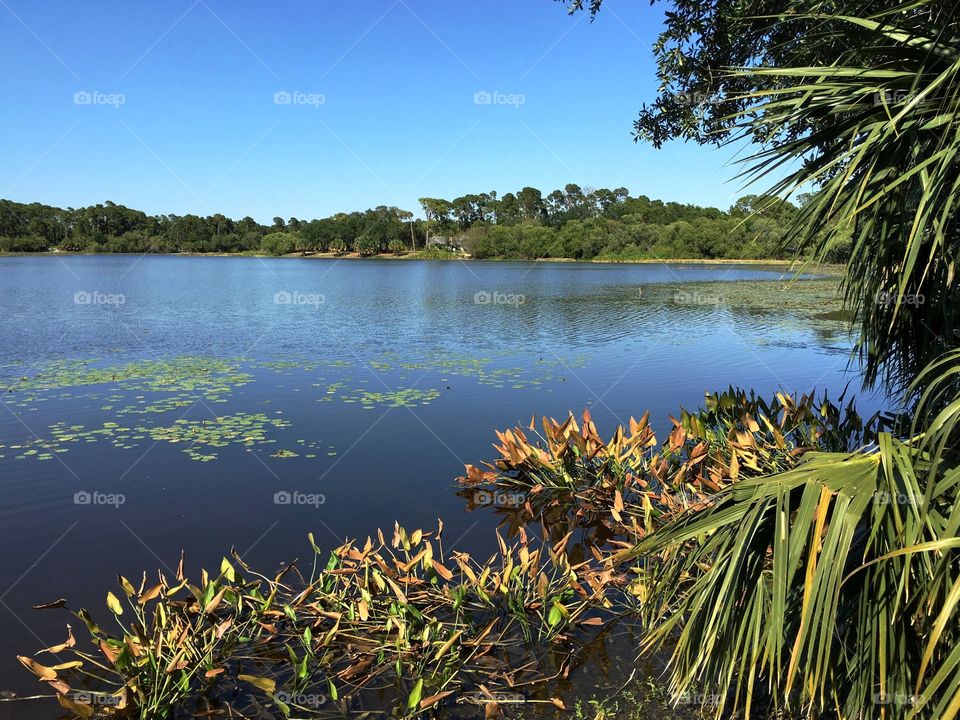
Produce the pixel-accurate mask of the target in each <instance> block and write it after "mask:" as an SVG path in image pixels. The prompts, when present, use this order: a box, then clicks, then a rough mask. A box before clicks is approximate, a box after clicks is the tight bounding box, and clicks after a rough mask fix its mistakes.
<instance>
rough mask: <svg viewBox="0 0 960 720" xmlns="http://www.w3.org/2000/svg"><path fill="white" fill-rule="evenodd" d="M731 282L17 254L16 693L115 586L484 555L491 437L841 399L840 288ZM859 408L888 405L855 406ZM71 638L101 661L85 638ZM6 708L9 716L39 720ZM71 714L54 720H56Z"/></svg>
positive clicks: (711, 271)
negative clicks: (253, 570) (778, 399)
mask: <svg viewBox="0 0 960 720" xmlns="http://www.w3.org/2000/svg"><path fill="white" fill-rule="evenodd" d="M783 272H784V271H783V269H782V268H772V267H762V266H754V265H751V266H738V265H716V266H712V265H682V264H658V265H597V264H566V263H563V264H560V263H558V264H548V263H485V262H469V263H466V262H419V261H404V262H396V261H376V260H370V261H363V262H357V261H335V260H315V259H304V260H292V259H278V260H266V259H255V258H189V257H145V258H138V257H131V256H120V257H92V256H91V257H85V256H80V257H5V258H0V332H2V338H3V342H2V343H0V381H2V389H3V390H2V392H3V395H2V399H3V404H4V408H3V409H2V410H0V483H2V485H0V487H2V489H3V491H4V492H3V502H2V503H0V547H3V549H4V552H3V560H2V562H0V629H2V632H0V690H12V691H16V692H17V693H21V694H31V693H35V692H40V691H41V688H40V686H39V684H38V683H37V682H35V680H34V679H33V677H32V676H30V675H29V674H28V673H26V672H25V671H24V670H23V669H22V668H21V667H20V665H19V663H17V661H16V660H15V655H16V654H32V653H33V652H35V651H36V650H38V649H40V648H42V647H46V646H49V645H52V644H55V643H57V642H60V641H62V640H63V637H64V624H65V623H66V622H67V620H68V616H67V615H66V614H65V613H64V612H63V611H59V612H52V611H45V612H40V611H35V610H31V609H30V606H31V605H35V604H39V603H44V602H50V601H52V600H55V599H57V598H61V597H63V598H67V599H68V600H69V602H70V605H71V607H81V606H88V607H92V608H95V609H96V612H97V614H98V615H100V616H101V617H102V616H103V614H104V613H105V610H104V607H103V603H104V596H105V593H106V592H107V590H115V589H116V588H115V584H116V574H117V572H118V571H119V572H122V573H123V574H124V575H126V576H127V577H139V576H140V574H141V572H142V571H143V570H147V571H149V572H151V573H152V572H155V571H156V569H157V568H170V567H176V564H177V561H178V558H179V553H180V550H181V548H184V549H185V550H186V552H187V564H188V569H190V570H191V571H192V572H193V573H194V574H196V571H197V570H198V568H199V567H200V566H201V565H206V566H211V565H215V566H219V561H220V558H221V557H222V556H223V555H225V554H227V553H228V552H229V549H230V548H231V546H235V547H236V548H237V550H238V552H240V553H241V554H242V555H243V556H244V558H245V559H246V560H247V561H248V562H250V563H251V564H254V565H256V566H259V567H260V568H261V569H264V570H269V571H272V569H274V568H275V567H277V566H278V565H279V564H280V563H281V562H284V561H288V560H292V559H293V558H295V557H297V556H305V555H306V554H308V553H309V552H310V551H309V546H308V544H307V540H306V535H307V533H308V532H309V531H313V533H314V535H315V537H316V539H317V541H318V543H321V544H323V543H325V544H327V545H328V546H333V545H334V544H339V542H340V541H342V540H343V539H344V538H345V537H348V536H349V537H357V536H359V537H366V536H367V535H368V534H372V533H373V532H374V531H375V529H376V528H377V527H383V528H392V526H393V523H394V520H398V521H400V522H401V524H403V525H404V526H406V527H408V528H411V529H412V528H415V527H425V528H435V527H436V520H437V518H438V517H440V518H443V521H444V524H445V531H444V538H445V540H446V543H445V544H447V545H448V546H453V547H457V548H459V549H461V550H465V551H467V552H471V553H477V554H479V555H484V556H485V555H486V554H489V552H490V549H491V547H492V543H493V533H492V530H493V528H494V527H495V526H496V524H497V517H496V515H495V514H494V513H492V512H472V513H468V512H466V510H465V505H466V503H465V501H464V499H463V498H461V497H459V496H457V495H456V494H455V492H454V488H453V484H454V478H455V477H456V476H458V475H460V474H461V472H462V469H463V465H464V463H478V462H480V461H483V460H485V459H488V458H490V457H491V456H492V450H491V442H492V441H493V440H494V435H493V431H494V429H495V428H505V427H509V426H512V425H514V424H516V423H523V424H527V423H528V422H529V421H530V418H531V416H532V415H536V416H538V417H539V416H541V415H552V416H558V417H562V416H565V415H566V413H567V411H568V410H573V411H575V412H577V413H579V412H580V411H582V410H583V408H585V407H589V408H590V409H591V412H592V413H593V416H594V419H595V421H596V422H597V424H598V427H599V428H600V429H601V431H602V433H603V434H610V433H612V430H613V427H614V425H615V423H617V422H626V421H627V420H628V419H629V417H630V416H631V415H634V416H637V417H639V415H640V414H642V413H643V412H644V411H645V410H647V409H649V410H650V411H651V414H652V417H653V418H654V419H655V421H656V422H655V427H657V428H659V429H661V430H662V429H663V428H665V427H667V420H666V418H667V416H668V414H670V413H676V411H677V408H678V407H679V406H680V405H683V406H685V407H687V408H690V409H694V408H696V407H697V406H698V405H699V404H700V402H701V401H702V399H703V395H704V392H705V391H707V390H720V389H724V388H726V387H727V386H728V385H731V384H733V385H746V386H751V387H754V388H756V389H758V390H759V391H761V392H764V393H770V392H773V391H775V390H778V389H786V390H788V391H790V392H806V391H809V390H810V389H812V388H813V387H817V388H819V389H829V390H830V391H831V394H832V395H833V396H836V395H837V394H839V392H840V391H841V390H842V389H843V388H844V386H845V385H846V384H847V383H848V382H852V386H851V387H853V386H855V385H856V381H855V376H854V375H853V374H852V373H849V372H845V370H846V368H847V360H848V357H849V354H850V340H849V338H848V336H847V329H846V327H845V325H844V324H843V323H841V322H839V321H837V320H836V319H831V318H835V315H831V314H830V313H831V312H834V311H835V310H836V309H837V305H836V303H835V301H834V300H833V291H834V288H835V282H834V281H832V280H823V279H812V280H803V281H799V282H796V283H794V284H792V285H791V284H789V283H788V282H787V281H786V280H785V279H784V278H783ZM861 405H862V406H864V409H865V410H871V409H874V405H875V401H873V400H871V399H869V398H867V399H864V400H863V401H862V402H861ZM76 624H77V623H74V626H75V629H77V631H78V635H77V637H78V640H79V641H80V642H81V643H82V642H86V638H85V636H84V632H83V631H82V630H80V629H78V628H76ZM15 705H21V704H19V703H0V717H15V716H16V717H35V716H36V708H33V709H32V711H30V712H26V711H25V708H23V707H21V708H20V709H18V710H15V709H14V706H15ZM17 713H19V714H17ZM57 714H58V713H56V712H51V715H50V717H55V716H56V715H57Z"/></svg>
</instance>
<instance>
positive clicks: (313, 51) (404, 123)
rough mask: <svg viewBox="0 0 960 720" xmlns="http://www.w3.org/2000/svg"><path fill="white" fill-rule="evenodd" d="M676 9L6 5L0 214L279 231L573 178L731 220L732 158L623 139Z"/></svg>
mask: <svg viewBox="0 0 960 720" xmlns="http://www.w3.org/2000/svg"><path fill="white" fill-rule="evenodd" d="M662 7H663V6H662V5H660V4H658V5H655V6H654V7H652V8H651V7H650V5H649V4H648V2H647V1H646V0H608V6H607V7H606V10H605V11H604V12H603V13H602V14H601V16H600V17H599V18H598V19H597V20H596V22H594V23H592V24H591V23H590V22H589V19H588V18H587V17H586V16H583V15H581V16H575V17H570V16H569V15H567V14H566V12H565V10H564V8H563V7H562V6H561V5H560V4H558V3H555V2H553V1H552V0H488V1H487V2H482V3H480V2H468V0H396V1H395V0H354V1H352V2H343V3H334V2H330V1H329V0H328V1H327V2H316V1H311V0H300V1H298V2H289V1H286V0H280V1H278V2H270V3H266V2H262V0H164V2H149V1H148V0H89V1H88V2H83V3H68V2H56V3H54V2H51V1H50V0H44V1H38V0H0V47H2V50H0V59H2V67H0V92H2V96H3V102H2V104H0V138H2V148H3V156H4V158H3V162H2V163H0V197H4V198H9V199H13V200H17V201H22V202H30V201H39V202H44V203H49V204H53V205H60V206H73V207H78V206H82V205H87V204H91V203H97V202H103V201H104V200H113V201H114V202H117V203H123V204H125V205H129V206H132V207H137V208H140V209H143V210H146V211H147V212H150V213H167V212H171V213H176V214H185V213H188V212H192V213H197V214H201V215H205V214H210V213H213V212H223V213H225V214H227V215H229V216H233V217H242V216H244V215H251V216H252V217H254V218H256V219H257V220H260V221H268V220H270V219H271V218H273V217H274V216H275V215H280V216H282V217H284V218H288V217H290V216H296V217H299V218H313V217H322V216H326V215H330V214H332V213H334V212H339V211H350V210H362V209H366V208H368V207H372V206H375V205H379V204H387V205H398V206H400V207H404V208H407V209H411V210H417V211H418V212H419V207H418V205H417V198H419V197H424V196H429V197H446V198H452V197H455V196H458V195H462V194H464V193H468V192H483V191H488V190H497V191H498V192H500V193H501V194H502V193H504V192H508V191H513V190H517V189H519V188H521V187H523V186H524V185H532V186H534V187H539V188H541V189H542V190H544V192H549V191H550V190H553V189H555V188H558V187H562V186H563V185H565V184H566V183H568V182H575V183H578V184H579V185H581V186H583V187H610V188H614V187H618V186H624V187H627V188H628V189H629V190H630V191H631V192H632V193H634V194H645V195H649V196H650V197H656V198H661V199H664V200H676V201H680V202H692V203H698V204H703V205H715V206H719V207H724V208H725V207H728V206H729V205H730V204H731V203H732V201H733V199H734V198H735V197H737V196H739V195H740V194H743V192H742V189H741V188H740V186H739V185H738V184H737V183H736V181H731V178H732V177H733V175H734V173H735V170H736V168H735V167H734V166H732V165H731V164H730V161H731V159H732V158H733V152H732V151H731V150H729V149H721V150H717V149H714V148H708V147H698V146H696V145H693V144H683V143H673V144H671V145H670V146H668V147H666V148H664V149H662V150H659V151H658V150H655V149H653V148H652V147H649V146H645V145H642V144H635V143H634V142H633V140H632V137H631V128H632V123H633V120H634V118H635V116H636V113H637V110H638V109H639V107H640V105H641V104H642V103H643V102H644V101H647V102H649V101H650V100H652V99H653V97H654V96H655V93H656V77H655V67H654V64H653V60H652V55H651V45H652V43H653V41H654V39H655V37H656V34H657V31H658V29H659V27H660V22H661V13H662ZM78 93H79V94H78ZM278 93H279V95H278ZM284 93H286V95H285V94H284ZM478 93H481V95H478ZM482 93H487V94H482ZM287 99H289V100H290V102H288V103H284V102H283V101H284V100H287ZM478 100H479V102H478ZM487 101H489V102H487Z"/></svg>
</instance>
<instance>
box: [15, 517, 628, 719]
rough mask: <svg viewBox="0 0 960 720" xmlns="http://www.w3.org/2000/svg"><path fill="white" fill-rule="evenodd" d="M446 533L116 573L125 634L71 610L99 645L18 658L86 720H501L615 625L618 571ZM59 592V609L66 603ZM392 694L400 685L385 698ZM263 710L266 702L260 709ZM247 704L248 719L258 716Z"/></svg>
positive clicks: (118, 623)
mask: <svg viewBox="0 0 960 720" xmlns="http://www.w3.org/2000/svg"><path fill="white" fill-rule="evenodd" d="M442 532H443V526H442V523H441V524H440V525H439V526H438V529H437V530H436V531H435V532H424V531H422V530H415V531H412V532H408V531H406V530H404V529H403V528H402V527H400V526H399V525H397V526H395V528H394V532H393V535H392V538H391V540H390V541H389V543H388V542H387V541H386V539H385V538H384V536H383V533H382V532H378V533H377V539H376V540H373V539H371V538H367V539H366V541H365V542H364V543H362V544H360V543H355V542H346V543H345V544H343V545H341V546H340V547H337V548H335V549H334V550H333V551H332V552H330V553H329V555H328V556H326V557H325V556H324V555H323V553H322V551H321V550H320V548H318V547H317V546H316V544H315V543H314V540H313V537H312V536H311V537H310V544H311V547H312V549H313V556H312V558H311V559H310V560H309V561H308V562H307V563H305V567H301V565H300V564H299V563H296V562H295V563H292V564H290V565H287V566H286V567H284V568H282V569H281V570H280V571H279V572H278V573H276V574H275V575H272V576H267V575H263V574H261V573H258V572H256V571H254V570H253V569H251V568H250V567H249V566H248V565H247V564H246V563H245V562H244V561H243V560H242V558H240V557H239V556H238V555H237V554H236V552H232V559H231V560H228V559H227V558H224V559H223V562H222V563H221V566H220V569H219V571H218V572H217V573H208V572H206V571H203V572H201V573H200V576H199V582H197V583H194V582H191V581H190V580H189V579H188V577H187V575H186V574H185V571H184V561H183V558H181V562H180V565H179V567H178V569H177V571H176V574H175V577H167V576H166V575H164V573H162V572H161V573H159V576H158V579H157V582H156V583H155V584H153V583H150V582H148V581H147V576H146V574H144V576H143V579H142V580H141V581H140V583H139V584H138V586H137V585H134V584H133V583H131V582H130V581H129V580H127V579H126V578H124V577H119V591H118V592H117V593H114V592H110V593H108V594H107V597H106V606H107V610H108V613H109V616H110V618H111V624H112V625H115V629H113V630H110V629H106V628H107V625H106V623H104V622H102V621H98V620H96V619H95V618H94V614H93V613H91V612H88V611H87V610H78V611H76V612H75V615H76V616H77V617H78V618H79V619H80V620H81V621H82V622H83V624H84V625H85V626H86V628H87V630H88V632H89V635H90V639H91V643H92V644H91V645H89V646H87V645H81V644H80V643H78V641H77V640H76V638H75V637H74V635H73V633H72V632H71V631H69V630H68V638H67V640H66V641H65V642H64V643H61V644H58V645H57V646H54V647H51V648H46V649H45V650H43V651H41V652H40V653H37V655H38V656H42V655H44V654H55V655H58V656H61V655H69V656H71V657H73V658H75V659H72V660H70V661H68V662H62V663H58V664H56V665H52V666H48V665H44V664H42V663H41V662H40V661H38V660H35V659H34V658H31V657H26V656H21V657H20V661H21V662H22V663H23V665H24V666H25V667H26V668H27V669H29V670H30V671H31V672H32V673H34V674H35V675H36V676H37V677H38V678H39V679H40V681H42V682H44V683H46V684H47V686H49V687H50V688H52V689H53V690H54V691H55V692H56V694H57V698H58V699H59V701H60V703H61V705H63V707H64V708H66V709H67V710H69V711H70V712H72V713H74V714H76V715H78V716H80V717H85V718H89V717H93V716H94V715H104V716H123V717H127V716H132V717H140V718H161V717H166V718H172V717H180V716H187V715H191V714H193V716H196V715H197V714H199V715H212V714H223V712H225V711H226V710H229V712H230V713H231V714H232V716H233V717H250V716H254V715H256V716H259V715H258V714H257V713H258V712H259V709H260V708H264V709H265V711H266V712H268V713H269V714H273V715H277V714H279V715H283V716H290V715H292V714H297V713H304V712H306V713H309V714H311V715H314V716H322V715H326V716H334V715H338V716H342V715H344V714H348V712H349V711H350V710H351V709H352V708H354V709H355V708H364V707H365V708H377V707H378V703H379V704H380V705H381V706H382V705H385V707H382V708H381V709H382V710H385V711H387V712H389V713H391V715H392V716H393V717H403V718H412V717H423V713H425V712H429V711H431V710H432V709H434V708H436V707H439V706H440V705H442V704H445V703H446V704H449V703H453V702H456V700H457V698H458V696H462V699H466V700H468V701H471V702H477V701H478V699H479V701H480V702H481V704H483V705H484V706H485V714H486V717H488V718H496V717H501V716H502V713H501V708H500V707H499V704H498V702H497V697H498V693H502V692H510V693H512V694H517V693H521V694H523V695H524V696H525V697H526V700H527V702H533V703H536V702H545V703H550V704H552V705H556V706H557V707H560V708H563V703H562V702H561V701H560V700H557V699H553V698H550V697H546V698H540V699H538V698H536V697H531V695H532V694H533V693H534V690H535V689H536V688H537V687H539V686H541V685H543V684H544V683H545V682H546V681H547V680H548V679H549V678H555V677H558V676H564V675H565V674H566V673H567V672H568V671H569V669H570V664H569V663H570V659H571V657H572V656H573V655H574V654H575V652H576V650H577V648H578V644H579V641H580V640H582V639H583V637H584V634H587V633H590V632H592V631H593V630H594V629H596V628H598V627H600V626H602V625H603V624H604V619H603V616H602V615H603V614H602V608H603V607H604V606H605V605H608V604H609V603H608V602H607V601H606V600H605V595H606V593H607V591H608V589H609V588H610V587H614V586H616V584H617V583H618V582H619V578H618V576H617V575H616V573H614V572H613V571H612V569H610V568H603V567H599V566H597V565H596V564H592V565H586V564H571V562H570V561H569V559H568V556H567V554H566V550H565V547H564V545H563V544H554V545H547V544H543V545H539V546H537V545H538V543H536V541H535V539H534V538H532V537H528V536H527V535H526V534H523V535H522V536H521V537H520V538H519V541H518V542H516V543H514V544H512V545H508V544H507V543H506V542H504V541H503V540H502V539H501V540H500V541H499V553H498V554H497V555H496V556H495V557H492V558H491V559H490V560H488V561H487V562H485V563H478V562H476V561H474V560H473V559H472V558H471V557H470V556H469V555H467V554H465V553H458V552H455V551H454V552H451V553H445V552H444V549H443V542H442ZM63 605H64V603H63V602H58V603H53V604H51V605H50V606H48V607H52V608H60V607H63ZM388 691H389V692H388ZM253 708H255V709H253ZM248 712H249V714H247V713H248Z"/></svg>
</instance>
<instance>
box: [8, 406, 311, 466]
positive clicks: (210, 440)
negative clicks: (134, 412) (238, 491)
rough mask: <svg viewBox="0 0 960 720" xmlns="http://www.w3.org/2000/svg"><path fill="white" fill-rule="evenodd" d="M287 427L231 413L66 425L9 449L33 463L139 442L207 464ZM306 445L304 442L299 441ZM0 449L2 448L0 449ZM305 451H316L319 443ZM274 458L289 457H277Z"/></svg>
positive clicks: (263, 418) (259, 415)
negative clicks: (170, 447)
mask: <svg viewBox="0 0 960 720" xmlns="http://www.w3.org/2000/svg"><path fill="white" fill-rule="evenodd" d="M289 426H290V423H289V422H288V421H286V420H282V419H280V418H270V417H267V415H265V414H263V413H253V414H251V413H234V414H232V415H223V416H220V417H216V418H211V419H209V420H206V419H204V420H186V419H183V418H181V419H179V420H177V421H175V422H174V423H173V424H172V425H168V426H154V425H137V426H134V427H127V426H123V425H120V424H119V423H115V422H104V423H103V424H102V425H101V426H100V427H98V428H87V427H85V426H84V425H67V424H66V423H65V422H59V423H54V424H53V425H51V426H50V433H51V437H50V438H40V439H34V440H32V441H30V442H28V443H24V444H21V445H10V446H9V447H10V448H11V449H13V450H16V451H20V452H18V454H17V455H16V456H15V458H16V459H18V460H25V459H27V458H30V457H34V458H35V459H37V460H50V459H51V458H52V453H64V452H67V451H68V449H69V446H70V445H74V444H79V443H96V442H99V441H108V442H109V443H110V444H111V445H113V446H114V447H116V448H120V449H124V450H131V449H133V448H135V447H138V446H139V445H141V444H142V441H145V440H148V441H151V442H166V443H171V444H177V445H179V444H185V445H186V447H184V448H183V452H184V453H185V454H186V455H187V456H188V457H189V458H190V459H191V460H197V461H201V462H209V461H211V460H216V459H217V457H218V456H217V453H216V452H215V451H216V450H217V449H220V448H224V447H227V446H229V445H242V446H244V447H247V448H252V447H255V446H258V445H265V444H272V443H275V442H276V440H275V439H273V438H269V437H267V431H268V430H270V429H273V428H287V427H289ZM303 442H304V443H305V444H306V441H303ZM0 447H2V446H0ZM308 447H311V448H317V447H319V442H314V443H311V444H310V445H309V446H308ZM277 457H291V456H290V455H279V456H277Z"/></svg>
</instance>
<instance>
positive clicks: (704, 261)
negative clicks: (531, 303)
mask: <svg viewBox="0 0 960 720" xmlns="http://www.w3.org/2000/svg"><path fill="white" fill-rule="evenodd" d="M419 252H420V251H416V252H410V253H405V254H403V255H395V254H393V253H378V254H377V255H363V256H361V255H360V254H358V253H341V254H338V253H329V252H328V253H309V254H305V253H289V254H286V255H266V254H263V253H226V252H210V253H199V252H177V253H170V252H166V253H103V252H69V251H64V250H56V251H47V252H0V258H7V257H85V256H89V257H121V256H124V255H130V256H143V255H150V256H155V257H191V258H196V257H216V258H225V257H235V258H251V259H260V260H290V259H293V260H423V261H436V262H450V261H459V262H503V263H508V262H516V263H545V264H546V263H571V264H581V265H665V264H676V265H772V266H777V267H790V266H792V265H797V266H798V268H801V267H802V266H803V265H804V262H805V261H803V260H778V259H770V260H763V259H735V258H641V259H630V260H626V259H624V260H618V259H602V258H597V259H593V260H578V259H576V258H537V259H534V260H523V259H521V258H483V259H478V258H473V257H463V256H451V257H421V256H420V255H419ZM811 265H812V267H815V268H817V269H818V270H820V271H834V272H839V271H840V270H842V268H843V267H844V266H843V265H831V264H818V263H813V262H811Z"/></svg>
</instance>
